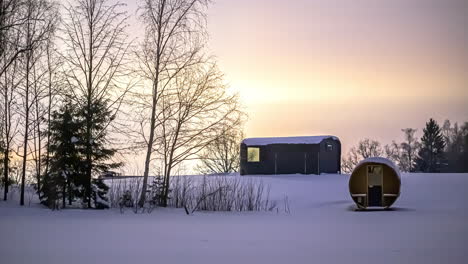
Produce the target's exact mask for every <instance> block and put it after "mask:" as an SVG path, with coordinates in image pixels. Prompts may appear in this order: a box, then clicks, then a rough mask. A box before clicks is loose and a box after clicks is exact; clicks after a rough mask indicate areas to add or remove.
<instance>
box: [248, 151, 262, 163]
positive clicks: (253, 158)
mask: <svg viewBox="0 0 468 264" xmlns="http://www.w3.org/2000/svg"><path fill="white" fill-rule="evenodd" d="M247 161H248V162H259V161H260V148H247Z"/></svg>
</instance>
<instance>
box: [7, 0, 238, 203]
mask: <svg viewBox="0 0 468 264" xmlns="http://www.w3.org/2000/svg"><path fill="white" fill-rule="evenodd" d="M209 2H210V1H208V0H143V1H141V2H140V8H139V12H138V14H137V16H138V18H139V19H140V20H139V21H140V23H141V25H142V26H143V28H144V36H142V37H141V38H140V39H139V40H138V41H134V40H130V39H129V37H128V34H127V31H128V26H129V25H128V23H127V21H128V19H129V16H128V14H127V13H126V12H125V11H124V10H123V8H124V4H122V3H120V2H116V1H113V0H72V1H69V2H67V3H62V2H60V1H56V0H1V1H0V58H1V61H0V164H1V165H0V173H1V181H0V184H1V187H2V192H3V199H4V200H7V199H8V197H9V196H8V194H9V193H10V188H12V187H15V188H16V187H18V190H19V192H20V204H21V205H24V204H25V191H26V190H27V187H28V186H35V190H36V192H37V195H38V197H39V199H40V201H41V202H42V203H43V204H45V205H47V206H49V207H50V208H63V207H66V206H68V205H71V204H73V203H78V202H79V203H80V204H81V206H83V207H85V208H105V207H107V206H108V202H107V198H106V191H107V189H108V187H107V186H106V185H105V183H104V182H103V181H102V180H101V179H99V176H100V175H102V174H103V173H105V172H107V171H109V170H112V169H118V168H120V167H121V166H122V165H123V162H122V161H123V160H124V159H123V155H124V154H127V155H144V156H145V162H144V164H142V165H143V166H142V167H143V168H144V172H143V176H144V180H143V184H142V187H141V190H140V192H139V193H140V198H139V204H140V205H141V206H143V204H144V203H145V200H147V198H148V197H147V196H148V195H149V193H151V190H149V189H150V186H149V184H148V177H149V176H150V175H156V174H158V175H159V176H161V177H162V181H161V184H160V186H159V187H158V188H159V189H160V192H159V194H158V195H159V196H160V197H159V199H158V200H159V201H160V205H163V206H166V205H167V201H168V199H169V193H170V189H169V186H170V180H171V177H172V176H173V175H174V174H177V172H178V171H179V168H181V167H183V166H184V164H185V163H186V162H187V161H189V160H204V161H203V162H201V163H200V165H199V166H198V167H197V170H200V171H203V172H205V173H209V172H215V171H218V170H222V171H219V172H230V171H234V170H236V169H237V167H238V163H237V162H236V160H234V159H233V158H232V155H236V156H237V153H236V151H237V149H238V147H237V144H238V142H235V141H236V140H239V135H240V134H241V127H242V126H241V125H242V123H243V120H244V117H245V114H244V113H243V112H242V111H240V110H239V109H240V106H239V99H238V96H237V95H236V94H233V93H230V92H229V91H228V89H227V87H226V85H225V84H224V79H223V73H222V72H221V71H220V70H219V68H218V67H217V64H216V61H215V59H214V58H213V57H212V56H210V55H209V54H207V53H206V43H207V32H206V14H205V13H206V10H207V8H208V5H209ZM233 140H234V141H233ZM234 146H236V147H234ZM218 154H219V155H218ZM226 155H230V156H229V157H228V158H227V156H226ZM219 158H221V159H224V160H222V161H219V160H217V159H219ZM15 190H16V189H15Z"/></svg>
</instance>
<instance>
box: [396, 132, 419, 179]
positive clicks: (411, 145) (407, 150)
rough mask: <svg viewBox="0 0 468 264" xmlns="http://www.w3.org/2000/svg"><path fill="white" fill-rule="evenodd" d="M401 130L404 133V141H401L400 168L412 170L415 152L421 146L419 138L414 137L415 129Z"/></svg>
mask: <svg viewBox="0 0 468 264" xmlns="http://www.w3.org/2000/svg"><path fill="white" fill-rule="evenodd" d="M401 131H403V133H405V141H404V142H402V143H401V150H402V157H401V158H402V159H401V165H400V168H401V169H402V170H404V171H408V172H413V171H414V169H415V162H416V157H417V153H418V151H419V148H420V146H421V144H420V143H419V140H418V139H417V138H416V137H415V133H416V131H417V129H414V128H405V129H402V130H401Z"/></svg>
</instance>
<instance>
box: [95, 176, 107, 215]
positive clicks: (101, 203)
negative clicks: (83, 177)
mask: <svg viewBox="0 0 468 264" xmlns="http://www.w3.org/2000/svg"><path fill="white" fill-rule="evenodd" d="M92 186H93V187H92V188H93V201H94V208H96V209H108V208H110V203H109V198H108V197H107V192H108V191H109V186H107V185H106V184H105V183H104V181H103V180H102V179H93V181H92Z"/></svg>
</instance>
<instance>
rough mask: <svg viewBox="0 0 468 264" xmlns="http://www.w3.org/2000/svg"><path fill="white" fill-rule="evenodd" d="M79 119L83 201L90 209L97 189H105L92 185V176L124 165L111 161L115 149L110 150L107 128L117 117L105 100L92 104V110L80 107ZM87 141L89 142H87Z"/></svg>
mask: <svg viewBox="0 0 468 264" xmlns="http://www.w3.org/2000/svg"><path fill="white" fill-rule="evenodd" d="M78 117H79V119H80V120H79V123H80V127H81V130H80V137H79V138H78V142H77V144H78V145H79V147H80V150H79V151H80V153H81V155H82V157H83V161H82V162H83V163H82V166H81V169H82V171H81V174H82V175H83V177H80V179H79V184H80V186H82V187H83V188H82V190H83V193H82V195H83V202H84V203H85V204H87V205H88V207H91V200H93V197H96V196H95V193H96V190H97V189H99V188H100V187H99V186H102V185H101V184H98V185H93V180H92V175H100V174H102V173H103V172H105V171H108V170H110V169H115V168H118V167H120V166H121V163H117V162H112V161H111V159H112V157H113V156H114V154H115V153H116V150H115V149H113V148H110V147H109V141H108V140H107V129H108V126H109V124H110V123H111V122H112V121H113V120H114V118H115V117H114V116H113V115H112V111H111V108H110V107H109V106H108V104H107V102H106V101H102V100H95V101H93V102H92V104H91V105H90V106H89V107H88V106H87V105H85V106H83V107H81V108H80V109H79V111H78ZM88 138H89V140H86V139H88ZM93 186H96V187H93ZM96 188H97V189H96ZM100 191H104V189H102V190H100Z"/></svg>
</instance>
